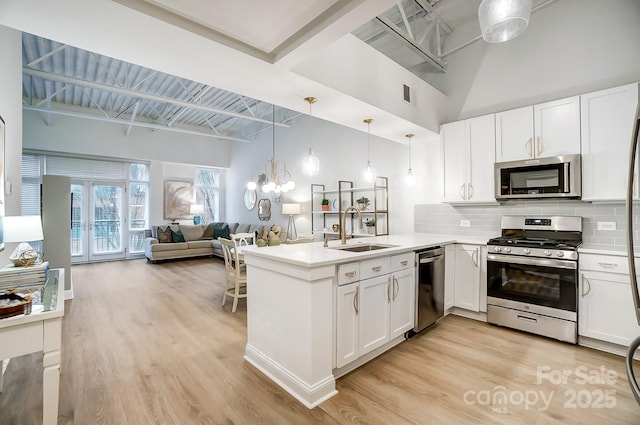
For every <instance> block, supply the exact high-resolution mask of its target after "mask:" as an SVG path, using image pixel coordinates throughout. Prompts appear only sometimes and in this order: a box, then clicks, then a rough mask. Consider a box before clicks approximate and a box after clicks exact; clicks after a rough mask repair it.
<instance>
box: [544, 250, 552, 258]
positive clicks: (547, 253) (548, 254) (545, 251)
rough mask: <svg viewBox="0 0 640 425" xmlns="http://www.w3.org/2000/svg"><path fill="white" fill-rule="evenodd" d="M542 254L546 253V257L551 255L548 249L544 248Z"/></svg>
mask: <svg viewBox="0 0 640 425" xmlns="http://www.w3.org/2000/svg"><path fill="white" fill-rule="evenodd" d="M544 255H546V256H547V257H548V256H550V255H551V251H549V250H548V249H545V250H544Z"/></svg>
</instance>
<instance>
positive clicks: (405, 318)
mask: <svg viewBox="0 0 640 425" xmlns="http://www.w3.org/2000/svg"><path fill="white" fill-rule="evenodd" d="M414 256H415V254H414V253H413V252H412V253H409V254H401V255H398V256H393V257H385V258H386V262H384V258H383V259H381V260H382V261H383V264H387V263H388V262H389V260H391V264H404V265H405V266H403V267H404V268H402V269H400V270H395V271H392V272H389V269H388V268H387V270H386V271H387V273H386V274H384V275H381V276H375V277H372V278H369V279H362V280H360V281H358V282H352V283H348V284H345V285H342V286H338V288H337V291H336V294H337V297H336V367H338V368H340V367H343V366H346V365H347V364H349V363H351V362H353V361H354V360H357V359H358V358H359V357H361V356H363V355H365V354H367V353H369V352H371V351H373V350H375V349H376V348H379V347H381V346H383V345H385V344H386V343H388V342H389V341H391V340H393V339H394V338H396V337H398V336H400V335H402V334H404V333H405V332H406V331H408V330H410V329H412V328H413V324H414V312H415V269H414V267H415V265H414V260H413V258H414ZM394 260H397V261H394ZM354 264H358V265H359V266H360V268H359V275H360V276H361V277H362V276H366V275H367V271H366V270H370V269H373V268H376V269H377V265H375V260H367V261H362V262H360V263H352V264H350V265H349V267H350V269H353V267H354ZM340 267H342V268H344V267H343V266H340ZM340 267H339V270H340ZM384 269H385V267H384V266H383V267H382V270H384ZM338 273H340V271H339V272H338Z"/></svg>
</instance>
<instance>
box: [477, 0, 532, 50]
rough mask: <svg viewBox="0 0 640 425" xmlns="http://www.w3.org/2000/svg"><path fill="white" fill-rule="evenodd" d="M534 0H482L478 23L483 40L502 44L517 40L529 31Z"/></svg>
mask: <svg viewBox="0 0 640 425" xmlns="http://www.w3.org/2000/svg"><path fill="white" fill-rule="evenodd" d="M531 2H532V0H482V3H480V7H479V8H478V21H479V22H480V30H481V31H482V38H484V40H485V41H486V42H488V43H502V42H504V41H509V40H511V39H513V38H516V37H517V36H519V35H520V34H522V33H523V32H524V30H525V29H527V25H528V24H529V16H530V15H531Z"/></svg>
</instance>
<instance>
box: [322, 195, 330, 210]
mask: <svg viewBox="0 0 640 425" xmlns="http://www.w3.org/2000/svg"><path fill="white" fill-rule="evenodd" d="M322 211H329V200H328V199H327V198H324V199H323V200H322Z"/></svg>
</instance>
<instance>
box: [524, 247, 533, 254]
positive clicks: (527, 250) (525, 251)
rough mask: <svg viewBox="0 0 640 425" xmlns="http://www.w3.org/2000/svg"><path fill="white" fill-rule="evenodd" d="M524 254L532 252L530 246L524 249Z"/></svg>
mask: <svg viewBox="0 0 640 425" xmlns="http://www.w3.org/2000/svg"><path fill="white" fill-rule="evenodd" d="M522 253H523V254H531V250H530V249H529V248H525V249H523V250H522Z"/></svg>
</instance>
